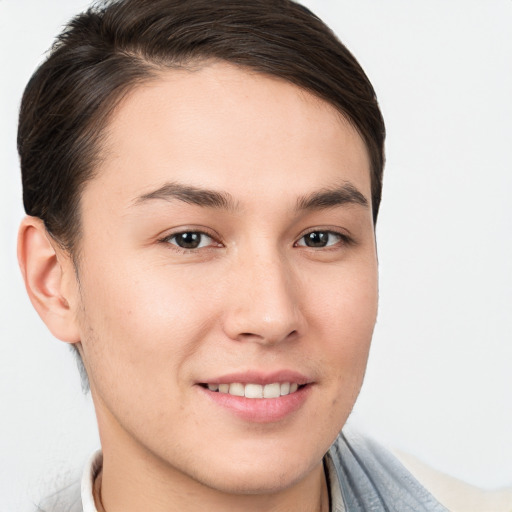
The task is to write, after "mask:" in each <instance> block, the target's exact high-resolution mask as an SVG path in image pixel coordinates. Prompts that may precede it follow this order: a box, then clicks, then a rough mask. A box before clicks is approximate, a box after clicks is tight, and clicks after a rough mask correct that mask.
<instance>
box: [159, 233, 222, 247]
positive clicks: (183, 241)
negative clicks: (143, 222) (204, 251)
mask: <svg viewBox="0 0 512 512" xmlns="http://www.w3.org/2000/svg"><path fill="white" fill-rule="evenodd" d="M168 242H169V243H170V244H173V245H177V246H178V247H180V248H181V249H200V248H202V247H207V246H209V245H211V244H212V242H213V240H212V238H211V237H210V236H208V235H206V234H205V233H201V232H200V231H185V232H183V233H177V234H175V235H172V236H171V237H169V238H168Z"/></svg>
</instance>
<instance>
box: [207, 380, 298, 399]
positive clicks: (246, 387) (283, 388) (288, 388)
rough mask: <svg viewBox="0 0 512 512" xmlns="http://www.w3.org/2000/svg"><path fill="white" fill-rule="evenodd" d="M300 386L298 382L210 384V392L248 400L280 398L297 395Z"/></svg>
mask: <svg viewBox="0 0 512 512" xmlns="http://www.w3.org/2000/svg"><path fill="white" fill-rule="evenodd" d="M298 388H299V385H298V384H297V383H296V382H291V383H290V382H273V383H272V384H265V385H264V386H262V385H261V384H241V383H240V382H233V383H231V384H208V389H209V390H210V391H218V392H219V393H229V394H230V395H234V396H245V397H246V398H279V397H280V396H285V395H289V394H290V393H295V392H296V391H297V389H298Z"/></svg>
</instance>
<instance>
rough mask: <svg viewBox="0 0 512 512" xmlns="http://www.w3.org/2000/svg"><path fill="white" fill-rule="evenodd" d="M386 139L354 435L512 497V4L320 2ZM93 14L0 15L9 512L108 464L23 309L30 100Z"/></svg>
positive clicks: (1, 400) (84, 410)
mask: <svg viewBox="0 0 512 512" xmlns="http://www.w3.org/2000/svg"><path fill="white" fill-rule="evenodd" d="M305 3H306V5H308V6H309V7H311V8H312V9H313V10H314V11H315V12H316V13H317V14H318V15H320V17H322V18H323V19H324V20H325V21H327V23H328V24H330V25H331V26H332V27H333V29H334V30H335V31H336V33H337V34H338V35H339V36H340V38H341V39H342V41H343V42H344V43H345V44H346V45H347V46H348V47H349V48H350V49H351V50H352V52H353V53H354V54H355V55H356V57H357V58H358V59H359V61H360V63H361V64H362V66H363V67H364V69H365V70H366V72H367V74H368V75H369V77H370V79H371V80H372V82H373V84H374V86H375V89H376V91H377V94H378V97H379V100H380V104H381V106H382V110H383V113H384V117H385V119H386V123H387V130H388V138H387V165H386V170H385V186H384V200H383V204H382V211H381V214H380V218H379V222H378V228H377V238H378V243H379V259H380V279H381V281H380V295H381V300H380V313H379V319H378V323H377V327H376V331H375V337H374V345H373V348H372V352H371V356H370V362H369V366H368V371H367V377H366V381H365V385H364V386H363V390H362V392H361V396H360V399H359V401H358V403H357V405H356V408H355V410H354V413H353V415H352V418H351V421H352V422H353V423H355V424H356V425H358V426H359V427H360V428H362V429H363V430H365V431H366V432H367V433H369V434H370V435H372V436H373V437H375V438H376V439H378V440H380V441H382V442H383V443H384V444H386V445H388V446H394V447H397V448H400V449H402V450H405V451H407V452H410V453H412V454H414V455H416V456H417V457H419V458H420V459H422V460H423V461H425V462H427V463H428V464H430V465H431V466H433V467H434V468H436V469H439V470H442V471H444V472H447V473H449V474H451V475H454V476H456V477H458V478H461V479H463V480H466V481H467V482H470V483H472V484H475V485H479V486H482V487H487V488H493V487H499V486H504V485H510V484H512V441H511V432H512V206H511V200H510V195H511V190H512V172H511V171H512V169H511V161H512V154H511V153H512V128H511V124H512V29H511V27H512V1H511V0H489V1H485V2H484V1H482V0H450V1H447V0H428V1H427V0H423V1H417V2H410V1H408V0H387V1H382V0H357V1H356V0H350V1H349V0H317V1H313V0H310V1H307V2H305ZM87 4H88V2H87V1H84V0H45V1H41V0H0V52H1V75H0V84H1V85H0V86H1V115H0V144H1V161H0V172H1V184H0V218H1V222H0V240H1V252H0V264H1V266H0V272H1V273H0V315H1V317H0V337H1V339H0V341H1V343H0V365H1V366H0V372H1V373H0V422H1V423H0V429H1V430H0V432H1V435H0V465H1V466H0V510H1V511H5V512H11V511H17V510H30V506H31V504H33V503H36V502H37V500H38V499H39V497H40V496H41V494H44V493H45V492H49V491H51V490H52V489H54V488H56V487H59V485H62V483H64V482H66V480H67V478H68V477H70V476H71V475H73V474H75V473H76V472H79V471H80V468H81V466H82V464H83V462H84V459H85V458H86V457H87V455H88V454H89V453H90V452H91V451H93V450H94V449H95V448H96V447H97V446H98V437H97V432H96V426H95V420H94V413H93V408H92V405H91V401H90V397H89V396H84V395H83V394H82V393H81V389H80V381H79V377H78V372H77V371H76V367H75V363H74V360H73V358H72V356H71V353H70V352H69V350H68V348H67V346H65V344H63V343H61V342H58V341H56V340H54V339H53V338H52V337H51V335H50V334H49V333H48V332H47V331H46V329H45V328H44V326H43V324H42V322H41V321H40V320H39V318H38V317H37V315H36V313H35V312H34V311H33V310H32V307H31V305H30V303H29V301H28V299H27V297H26V296H25V291H24V287H23V284H22V281H21V277H20V275H19V272H18V269H17V263H16V257H15V239H16V230H17V225H18V223H19V221H20V219H21V217H22V215H23V211H22V206H21V187H20V178H19V168H18V160H17V154H16V149H15V148H16V145H15V137H16V117H17V109H18V105H19V101H20V97H21V94H22V90H23V88H24V86H25V84H26V82H27V80H28V78H29V76H30V75H31V73H32V72H33V70H34V69H35V67H36V65H37V64H38V63H39V62H40V61H41V59H42V58H43V55H44V52H45V50H46V49H47V48H48V47H49V46H50V44H51V41H52V38H53V36H54V35H56V34H57V32H58V31H59V29H60V27H61V26H62V25H63V23H65V21H66V20H67V19H68V18H69V17H70V16H71V15H72V14H74V13H75V12H77V11H79V10H82V9H83V8H85V7H86V6H87Z"/></svg>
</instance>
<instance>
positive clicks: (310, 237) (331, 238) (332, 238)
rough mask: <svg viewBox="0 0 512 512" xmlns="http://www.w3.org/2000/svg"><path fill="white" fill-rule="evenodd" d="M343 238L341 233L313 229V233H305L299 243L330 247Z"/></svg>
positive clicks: (306, 245) (307, 245) (305, 245)
mask: <svg viewBox="0 0 512 512" xmlns="http://www.w3.org/2000/svg"><path fill="white" fill-rule="evenodd" d="M342 238H343V237H342V236H341V235H340V234H338V233H334V232H333V231H311V233H307V234H306V235H304V236H303V237H302V238H301V239H300V240H299V241H298V242H297V245H300V246H303V247H313V248H322V247H329V246H331V245H334V244H337V243H338V242H339V241H340V240H342Z"/></svg>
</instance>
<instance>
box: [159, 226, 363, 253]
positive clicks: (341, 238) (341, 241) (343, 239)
mask: <svg viewBox="0 0 512 512" xmlns="http://www.w3.org/2000/svg"><path fill="white" fill-rule="evenodd" d="M313 234H323V235H325V234H327V235H328V236H332V235H334V236H335V237H337V238H338V241H337V242H335V243H332V244H329V245H325V246H319V247H313V246H309V245H306V243H299V242H300V241H301V240H305V238H306V237H307V236H308V235H313ZM183 235H196V236H197V235H199V236H200V237H208V238H209V239H211V240H212V242H214V243H215V245H213V244H211V243H210V244H208V245H207V246H204V247H201V246H200V245H201V243H202V241H201V240H200V241H199V246H198V247H180V246H179V245H178V244H177V243H172V242H171V241H172V240H173V239H175V238H176V237H179V236H183ZM158 242H160V243H163V244H167V245H171V246H172V249H173V250H175V251H178V252H179V253H182V254H190V253H194V252H197V251H199V250H208V249H212V248H216V247H223V245H222V243H221V242H218V241H217V238H216V237H215V236H214V235H213V234H211V233H208V232H206V231H202V230H198V229H196V230H194V229H190V230H184V231H178V232H176V233H172V234H170V235H167V236H165V237H163V238H161V239H159V240H158ZM352 243H353V240H352V239H351V238H350V237H349V236H348V235H346V234H345V233H341V232H340V231H337V230H333V229H318V228H317V229H312V230H310V231H307V232H306V233H303V234H302V235H301V236H300V237H299V239H298V240H297V241H296V242H295V243H294V244H293V246H294V247H305V248H307V249H312V250H321V249H323V250H334V249H336V248H338V246H339V245H342V246H346V245H350V244H352Z"/></svg>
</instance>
